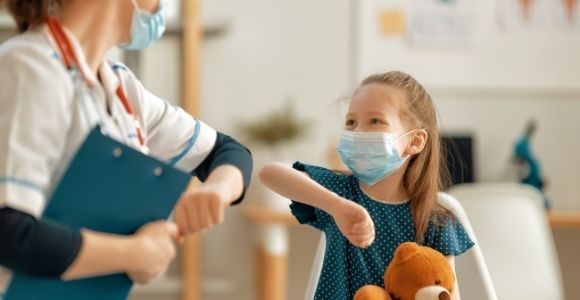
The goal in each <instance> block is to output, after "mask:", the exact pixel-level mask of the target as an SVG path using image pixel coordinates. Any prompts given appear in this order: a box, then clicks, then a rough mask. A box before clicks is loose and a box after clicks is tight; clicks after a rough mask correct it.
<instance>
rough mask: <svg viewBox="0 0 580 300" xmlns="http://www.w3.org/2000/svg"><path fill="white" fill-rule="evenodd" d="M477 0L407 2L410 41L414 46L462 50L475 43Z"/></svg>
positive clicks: (420, 0) (408, 36)
mask: <svg viewBox="0 0 580 300" xmlns="http://www.w3.org/2000/svg"><path fill="white" fill-rule="evenodd" d="M476 2H477V1H475V0H409V1H407V5H406V7H407V14H408V21H407V26H408V32H407V38H408V41H409V43H410V44H411V45H413V46H435V47H441V46H445V47H452V48H462V47H465V46H470V45H472V44H473V43H474V41H475V35H476V28H475V26H476V19H477V3H476Z"/></svg>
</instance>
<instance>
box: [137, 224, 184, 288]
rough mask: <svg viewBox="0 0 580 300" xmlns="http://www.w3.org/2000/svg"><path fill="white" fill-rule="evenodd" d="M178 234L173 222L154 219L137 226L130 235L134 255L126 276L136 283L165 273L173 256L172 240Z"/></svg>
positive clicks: (146, 281) (143, 282)
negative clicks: (134, 231) (154, 220)
mask: <svg viewBox="0 0 580 300" xmlns="http://www.w3.org/2000/svg"><path fill="white" fill-rule="evenodd" d="M178 235H179V230H178V228H177V225H176V224H175V223H173V222H167V221H156V222H151V223H148V224H145V225H143V226H142V227H141V228H139V230H137V232H136V233H135V234H134V235H133V236H132V237H131V238H132V239H133V242H134V243H133V245H134V248H133V249H134V250H133V252H132V253H134V255H133V256H132V260H131V262H130V264H131V265H132V267H131V268H129V271H128V272H127V276H129V278H130V279H131V280H132V281H134V282H136V283H139V284H145V283H149V282H150V281H151V280H153V279H155V278H157V277H159V276H160V275H161V274H163V273H165V271H166V270H167V267H168V266H169V264H170V263H171V261H172V260H173V258H174V257H175V252H176V251H175V244H174V243H173V241H174V240H176V239H177V237H178Z"/></svg>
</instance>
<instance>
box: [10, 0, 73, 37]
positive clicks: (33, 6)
mask: <svg viewBox="0 0 580 300" xmlns="http://www.w3.org/2000/svg"><path fill="white" fill-rule="evenodd" d="M62 2H63V0H0V5H6V6H7V7H8V11H10V14H11V15H12V17H13V18H14V20H15V21H16V26H18V31H19V32H25V31H26V30H28V29H29V28H30V27H34V26H38V25H41V24H43V23H44V22H46V20H47V19H48V16H49V15H50V13H51V12H52V11H53V9H54V8H55V7H58V6H60V5H61V4H62Z"/></svg>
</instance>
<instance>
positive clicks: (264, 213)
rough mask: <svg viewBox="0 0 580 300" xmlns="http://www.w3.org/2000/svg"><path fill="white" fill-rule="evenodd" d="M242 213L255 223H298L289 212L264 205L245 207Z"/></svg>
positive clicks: (291, 224)
mask: <svg viewBox="0 0 580 300" xmlns="http://www.w3.org/2000/svg"><path fill="white" fill-rule="evenodd" d="M244 214H245V215H246V217H247V218H248V219H250V221H252V222H253V223H257V224H273V223H279V224H284V225H290V226H294V225H298V221H296V218H295V217H294V216H293V215H292V214H291V213H290V212H284V211H277V210H273V209H269V208H264V207H246V209H245V210H244Z"/></svg>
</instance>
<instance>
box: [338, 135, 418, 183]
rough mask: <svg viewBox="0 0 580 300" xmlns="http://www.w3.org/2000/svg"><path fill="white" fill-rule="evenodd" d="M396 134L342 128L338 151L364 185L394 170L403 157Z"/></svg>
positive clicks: (398, 166)
mask: <svg viewBox="0 0 580 300" xmlns="http://www.w3.org/2000/svg"><path fill="white" fill-rule="evenodd" d="M413 131H414V130H411V131H409V132H407V133H405V134H402V135H400V136H395V135H393V134H391V133H385V132H354V131H347V130H345V131H343V132H342V135H341V138H340V142H339V144H338V146H337V151H338V154H339V155H340V158H341V159H342V161H343V162H344V163H345V164H346V166H347V167H348V168H349V169H350V170H351V172H352V173H353V175H354V176H355V177H357V178H358V179H359V180H360V181H361V182H363V183H365V184H367V185H374V184H376V183H377V182H379V181H380V180H381V179H383V178H385V177H387V176H389V175H390V174H392V173H393V172H395V171H396V170H398V169H399V168H400V167H401V166H402V165H403V163H404V162H405V159H407V157H408V156H407V157H404V158H403V157H401V155H400V154H399V151H398V150H397V140H398V139H399V138H401V137H403V136H406V135H408V134H409V133H411V132H413Z"/></svg>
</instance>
